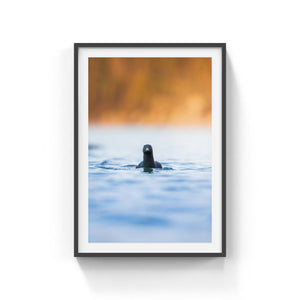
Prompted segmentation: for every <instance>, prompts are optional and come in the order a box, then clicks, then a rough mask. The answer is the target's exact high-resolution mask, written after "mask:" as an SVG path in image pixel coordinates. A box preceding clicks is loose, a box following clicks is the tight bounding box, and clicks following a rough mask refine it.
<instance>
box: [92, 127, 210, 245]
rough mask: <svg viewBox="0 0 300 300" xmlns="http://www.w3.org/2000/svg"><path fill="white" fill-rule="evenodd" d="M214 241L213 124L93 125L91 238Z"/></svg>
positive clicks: (116, 240) (105, 239) (123, 240)
mask: <svg viewBox="0 0 300 300" xmlns="http://www.w3.org/2000/svg"><path fill="white" fill-rule="evenodd" d="M144 144H151V145H152V147H153V152H154V159H155V160H157V161H159V162H161V164H162V166H163V169H146V170H144V169H142V168H141V169H136V165H137V164H138V163H139V162H140V161H141V160H142V157H143V153H142V148H143V145H144ZM210 241H211V131H210V129H203V128H178V127H173V128H172V127H135V126H125V127H124V126H122V127H97V126H92V127H91V126H90V127H89V242H210Z"/></svg>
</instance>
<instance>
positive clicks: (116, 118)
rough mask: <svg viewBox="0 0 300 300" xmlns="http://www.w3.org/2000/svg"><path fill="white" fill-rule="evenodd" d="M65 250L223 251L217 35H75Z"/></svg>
mask: <svg viewBox="0 0 300 300" xmlns="http://www.w3.org/2000/svg"><path fill="white" fill-rule="evenodd" d="M74 95H75V101H74V106H75V115H74V118H75V130H74V131H75V135H74V140H75V145H74V147H75V184H74V186H75V190H74V194H75V199H74V256H76V257H79V256H80V257H81V256H87V257H90V256H225V255H226V206H225V201H226V199H225V195H226V152H225V151H226V44H224V43H212V44H202V43H200V44H199V43H198V44H84V43H83V44H81V43H78V44H75V45H74Z"/></svg>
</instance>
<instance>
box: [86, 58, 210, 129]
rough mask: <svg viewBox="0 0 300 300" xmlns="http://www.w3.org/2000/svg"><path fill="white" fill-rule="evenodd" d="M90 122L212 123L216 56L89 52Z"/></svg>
mask: <svg viewBox="0 0 300 300" xmlns="http://www.w3.org/2000/svg"><path fill="white" fill-rule="evenodd" d="M89 122H90V123H102V124H124V123H128V124H173V125H197V124H201V125H210V124H211V58H89Z"/></svg>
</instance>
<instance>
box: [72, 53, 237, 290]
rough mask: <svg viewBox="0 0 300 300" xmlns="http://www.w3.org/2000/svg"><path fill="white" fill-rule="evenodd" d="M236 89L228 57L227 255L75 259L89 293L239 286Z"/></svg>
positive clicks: (233, 287) (210, 288)
mask: <svg viewBox="0 0 300 300" xmlns="http://www.w3.org/2000/svg"><path fill="white" fill-rule="evenodd" d="M238 99H239V93H238V86H237V81H236V78H235V76H234V72H233V67H232V63H231V60H230V58H229V57H228V56H227V257H226V258H222V257H220V258H211V257H208V258H188V257H187V258H174V257H172V258H171V257H170V258H77V261H78V264H79V266H80V268H81V270H82V272H83V273H84V275H85V277H86V279H87V282H88V284H89V286H90V288H91V290H92V291H93V292H96V293H97V292H99V293H100V292H101V294H103V293H105V292H107V293H109V294H110V295H111V294H113V293H117V294H121V293H125V292H126V293H129V294H139V293H141V294H144V295H146V293H147V290H148V291H149V292H151V293H152V294H153V293H157V294H159V293H167V292H170V291H173V293H174V292H176V293H182V294H184V295H186V294H187V293H189V292H193V291H197V292H199V290H201V291H202V292H203V294H204V293H220V292H222V291H225V290H226V291H228V290H233V291H236V290H237V288H238V274H237V271H238V270H237V269H238V265H237V262H238V258H239V242H238V241H239V239H240V238H241V232H242V229H241V228H240V225H241V217H240V205H239V203H238V199H239V197H238V195H237V189H235V187H234V185H235V184H234V183H236V182H237V175H236V174H238V165H237V162H236V161H234V159H233V158H234V157H236V155H237V153H236V151H237V149H236V147H237V146H236V145H237V144H238V140H237V135H238V130H239V129H238V128H239V126H237V125H238V124H237V123H238V122H237V120H238V118H239V116H238V107H239V103H238Z"/></svg>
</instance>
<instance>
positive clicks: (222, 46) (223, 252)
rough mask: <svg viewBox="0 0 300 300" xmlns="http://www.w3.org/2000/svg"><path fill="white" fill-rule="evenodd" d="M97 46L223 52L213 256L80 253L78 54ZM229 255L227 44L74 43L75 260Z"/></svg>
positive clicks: (211, 254) (210, 254)
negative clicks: (218, 234)
mask: <svg viewBox="0 0 300 300" xmlns="http://www.w3.org/2000/svg"><path fill="white" fill-rule="evenodd" d="M94 47H134V48H138V47H141V48H142V47H203V48H220V49H221V51H222V122H221V123H222V221H221V223H222V246H221V249H222V250H221V252H217V253H216V252H213V253H209V252H208V253H151V252H149V253H97V252H96V253H85V252H84V253H81V252H79V251H78V231H79V228H78V226H79V223H78V182H79V180H78V54H79V49H80V48H94ZM225 256H226V43H75V44H74V257H225Z"/></svg>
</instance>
